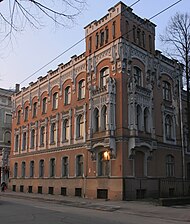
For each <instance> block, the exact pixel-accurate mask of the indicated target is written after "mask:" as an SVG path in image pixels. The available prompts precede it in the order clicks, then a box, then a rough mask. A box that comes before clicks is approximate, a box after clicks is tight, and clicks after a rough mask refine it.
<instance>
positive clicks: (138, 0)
mask: <svg viewBox="0 0 190 224" xmlns="http://www.w3.org/2000/svg"><path fill="white" fill-rule="evenodd" d="M138 2H140V0H137V1H136V2H134V3H133V4H132V5H130V6H129V7H132V6H134V5H136V4H137V3H138ZM127 8H128V7H126V8H125V9H124V10H123V11H122V13H123V12H124V11H126V10H127ZM83 40H85V37H83V38H82V39H80V40H79V41H78V42H76V43H75V44H73V45H72V46H71V47H69V48H67V49H66V50H65V51H63V52H62V53H61V54H59V55H58V56H56V57H55V58H53V59H52V60H51V61H49V62H48V63H47V64H45V65H43V66H42V67H41V68H39V69H38V70H36V71H35V72H34V73H32V74H31V75H29V76H28V77H26V78H25V79H24V80H23V81H21V82H20V83H19V84H22V83H23V82H25V81H26V80H28V79H29V78H31V77H32V76H34V75H36V74H37V73H38V72H39V71H41V70H42V69H44V68H45V67H47V66H48V65H49V64H51V63H52V62H54V61H55V60H57V59H58V58H60V57H61V56H62V55H63V54H65V53H67V52H68V51H69V50H71V49H72V48H74V47H75V46H77V45H78V44H79V43H81V42H82V41H83Z"/></svg>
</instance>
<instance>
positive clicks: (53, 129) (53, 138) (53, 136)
mask: <svg viewBox="0 0 190 224" xmlns="http://www.w3.org/2000/svg"><path fill="white" fill-rule="evenodd" d="M55 142H56V124H55V122H54V123H52V124H51V132H50V144H55Z"/></svg>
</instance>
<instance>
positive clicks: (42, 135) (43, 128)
mask: <svg viewBox="0 0 190 224" xmlns="http://www.w3.org/2000/svg"><path fill="white" fill-rule="evenodd" d="M44 143H45V127H44V126H42V127H41V128H40V146H44Z"/></svg>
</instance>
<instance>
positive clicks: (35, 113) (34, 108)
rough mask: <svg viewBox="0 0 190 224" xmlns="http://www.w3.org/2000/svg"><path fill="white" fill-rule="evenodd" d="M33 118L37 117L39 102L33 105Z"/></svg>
mask: <svg viewBox="0 0 190 224" xmlns="http://www.w3.org/2000/svg"><path fill="white" fill-rule="evenodd" d="M32 112H33V113H32V116H33V118H34V117H36V116H37V102H35V103H34V104H33V110H32Z"/></svg>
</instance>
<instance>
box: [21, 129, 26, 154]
mask: <svg viewBox="0 0 190 224" xmlns="http://www.w3.org/2000/svg"><path fill="white" fill-rule="evenodd" d="M22 150H23V151H24V150H26V132H23V134H22Z"/></svg>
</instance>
